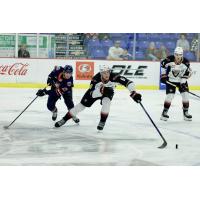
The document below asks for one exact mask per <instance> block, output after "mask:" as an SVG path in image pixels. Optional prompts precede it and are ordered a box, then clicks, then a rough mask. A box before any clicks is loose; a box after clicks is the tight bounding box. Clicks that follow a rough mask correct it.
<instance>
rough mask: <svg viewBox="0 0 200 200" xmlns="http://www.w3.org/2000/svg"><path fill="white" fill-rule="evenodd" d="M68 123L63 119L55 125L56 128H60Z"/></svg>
mask: <svg viewBox="0 0 200 200" xmlns="http://www.w3.org/2000/svg"><path fill="white" fill-rule="evenodd" d="M65 123H66V121H65V120H64V119H63V118H62V119H61V120H60V121H57V122H56V123H55V127H56V128H58V127H61V126H62V125H64V124H65Z"/></svg>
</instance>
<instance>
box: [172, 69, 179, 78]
mask: <svg viewBox="0 0 200 200" xmlns="http://www.w3.org/2000/svg"><path fill="white" fill-rule="evenodd" d="M179 73H180V70H179V69H178V70H177V69H174V70H172V74H173V75H174V76H175V77H177V76H178V75H179Z"/></svg>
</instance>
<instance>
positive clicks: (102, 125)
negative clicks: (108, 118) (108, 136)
mask: <svg viewBox="0 0 200 200" xmlns="http://www.w3.org/2000/svg"><path fill="white" fill-rule="evenodd" d="M104 126H105V122H101V121H100V122H99V124H98V126H97V129H98V130H99V131H102V130H103V128H104Z"/></svg>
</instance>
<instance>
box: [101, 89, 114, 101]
mask: <svg viewBox="0 0 200 200" xmlns="http://www.w3.org/2000/svg"><path fill="white" fill-rule="evenodd" d="M102 93H103V96H104V97H108V98H110V99H112V97H113V95H114V89H113V88H112V87H103V91H102Z"/></svg>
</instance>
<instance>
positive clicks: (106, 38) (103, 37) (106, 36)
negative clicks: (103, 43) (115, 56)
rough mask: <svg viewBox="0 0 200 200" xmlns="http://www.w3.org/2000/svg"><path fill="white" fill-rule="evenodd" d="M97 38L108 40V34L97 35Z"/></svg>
mask: <svg viewBox="0 0 200 200" xmlns="http://www.w3.org/2000/svg"><path fill="white" fill-rule="evenodd" d="M98 37H99V39H100V40H109V35H108V33H99V35H98Z"/></svg>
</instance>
